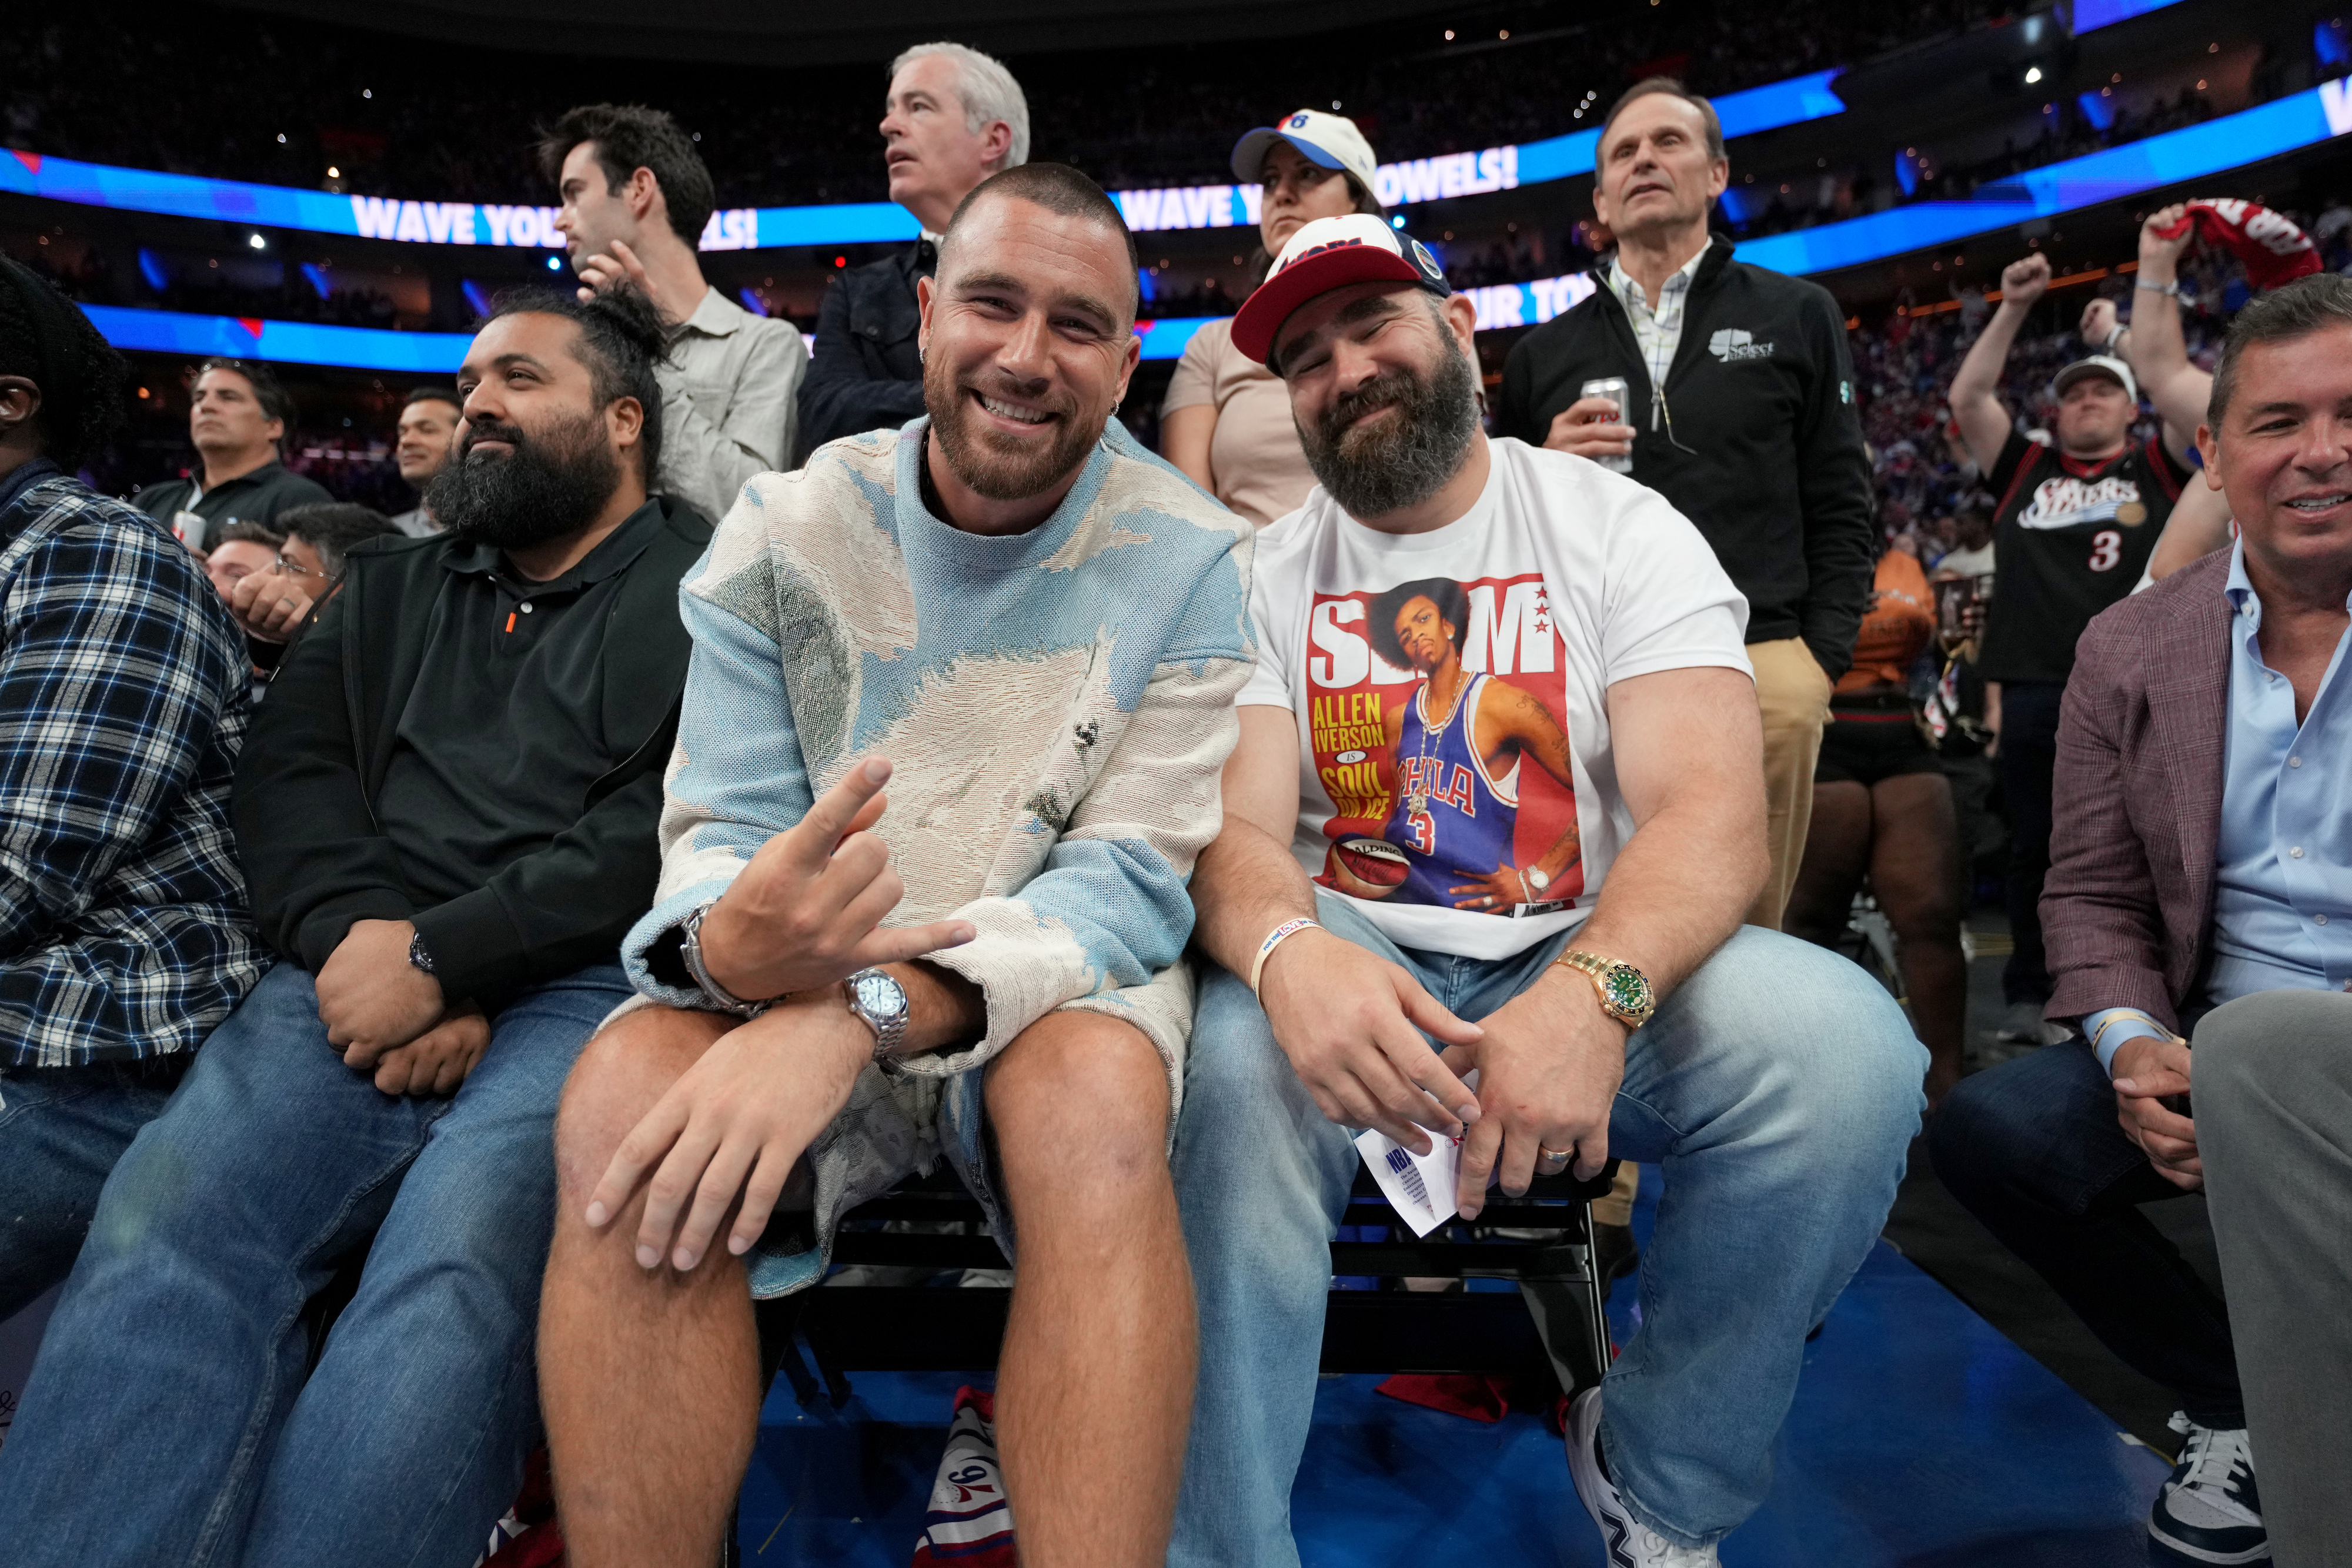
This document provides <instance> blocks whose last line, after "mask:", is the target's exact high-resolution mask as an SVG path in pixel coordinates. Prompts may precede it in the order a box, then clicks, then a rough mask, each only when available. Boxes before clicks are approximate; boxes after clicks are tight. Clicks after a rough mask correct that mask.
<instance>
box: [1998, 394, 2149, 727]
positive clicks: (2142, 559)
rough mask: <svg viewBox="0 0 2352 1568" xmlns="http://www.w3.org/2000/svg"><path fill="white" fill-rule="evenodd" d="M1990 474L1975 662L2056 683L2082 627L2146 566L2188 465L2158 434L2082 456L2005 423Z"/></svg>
mask: <svg viewBox="0 0 2352 1568" xmlns="http://www.w3.org/2000/svg"><path fill="white" fill-rule="evenodd" d="M1991 478H1992V487H1993V492H1994V494H1996V495H1997V496H1999V497H2000V509H1999V510H1998V511H1997V512H1996V513H1995V514H1994V517H1993V529H1994V532H1993V538H1994V545H1993V550H1994V556H1993V560H1994V567H1995V572H1996V575H1995V578H1994V580H1993V594H1992V605H1991V607H1990V609H1989V610H1988V611H1987V612H1986V616H1985V634H1984V648H1983V653H1982V656H1981V657H1979V659H1978V661H1977V668H1978V670H1979V672H1980V673H1981V674H1983V675H1984V677H1985V679H1987V680H1989V681H2056V682H2063V681H2064V680H2065V679H2066V677H2067V675H2068V674H2071V673H2072V672H2073V671H2074V643H2075V642H2076V640H2078V639H2079V638H2080V637H2081V636H2082V635H2083V628H2084V627H2085V626H2088V625H2089V624H2090V623H2091V617H2092V616H2094V615H2096V614H2097V613H2098V612H2100V611H2102V610H2105V608H2106V607H2107V606H2108V605H2110V604H2113V603H2115V602H2116V601H2117V600H2119V599H2121V598H2123V597H2124V595H2126V594H2127V593H2129V592H2130V591H2132V585H2133V584H2134V583H2136V582H2137V581H2138V580H2139V578H2140V573H2141V572H2143V571H2145V570H2147V558H2148V557H2149V556H2151V555H2153V554H2154V553H2156V540H2157V536H2158V535H2159V534H2161V533H2162V532H2164V524H2165V519H2166V518H2168V517H2171V516H2172V504H2173V503H2174V502H2175V501H2177V500H2179V498H2180V487H2181V486H2182V485H2184V484H2185V483H2187V481H2188V478H2189V470H2188V469H2187V468H2185V467H2183V466H2181V465H2180V464H2179V463H2178V462H2176V461H2174V459H2173V456H2172V454H2170V453H2169V452H2167V451H2166V450H2165V449H2164V444H2163V443H2162V442H2161V441H2150V442H2148V443H2147V444H2145V445H2142V446H2127V447H2126V448H2124V450H2123V451H2121V452H2119V453H2117V454H2116V455H2115V456H2113V457H2110V458H2108V459H2106V460H2105V462H2102V463H2085V462H2084V461H2082V460H2081V459H2080V458H2074V457H2069V456H2066V455H2064V454H2063V453H2061V452H2058V451H2055V450H2053V448H2051V447H2048V446H2045V445H2043V444H2041V443H2040V442H2038V441H2028V440H2027V439H2026V438H2025V437H2024V436H2022V435H2020V434H2017V433H2016V432H2014V431H2011V433H2010V437H2009V444H2007V445H2006V446H2004V447H2002V448H2001V452H2000V459H1999V460H1998V461H1997V462H1995V463H1994V464H1993V469H1992V475H1991Z"/></svg>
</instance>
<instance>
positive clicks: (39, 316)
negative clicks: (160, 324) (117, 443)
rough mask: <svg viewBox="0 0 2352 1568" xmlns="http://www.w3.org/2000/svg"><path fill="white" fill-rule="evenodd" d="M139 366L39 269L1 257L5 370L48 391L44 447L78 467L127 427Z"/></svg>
mask: <svg viewBox="0 0 2352 1568" xmlns="http://www.w3.org/2000/svg"><path fill="white" fill-rule="evenodd" d="M130 374H131V369H130V367H129V366H128V365H126V364H124V363H123V361H122V356H121V355H120V354H118V353H116V352H115V351H114V349H113V347H112V345H110V344H109V343H108V342H107V340H105V339H104V338H102V337H100V336H99V331H98V329H97V328H95V327H93V326H91V325H90V324H89V317H87V316H85V315H83V314H82V313H81V310H80V308H79V307H77V306H76V305H75V304H74V302H73V301H72V300H70V299H68V298H66V297H65V296H64V295H62V294H60V293H58V290H57V289H56V288H55V287H52V286H51V285H50V284H49V282H48V280H47V279H46V278H44V277H41V276H40V275H39V274H38V273H37V272H35V271H34V270H33V269H32V268H31V267H26V266H25V265H24V264H23V263H21V262H18V261H16V260H15V259H14V258H12V257H8V256H0V375H9V376H23V377H24V378H25V379H26V381H29V382H32V383H33V384H34V385H35V386H37V387H39V388H40V389H41V412H40V415H39V417H38V419H37V421H36V423H37V427H38V429H39V431H40V436H41V450H42V452H43V453H44V454H46V455H47V456H48V457H49V458H50V459H51V460H52V461H54V462H55V463H57V464H58V466H60V467H64V468H78V467H79V466H80V465H81V464H82V463H83V461H84V460H85V459H87V458H89V456H91V455H93V454H95V453H97V452H99V451H100V450H102V449H103V448H104V447H105V446H106V444H107V443H109V442H110V441H112V440H113V439H114V435H115V433H116V432H117V431H119V430H121V428H122V424H123V407H122V389H123V383H124V382H126V381H127V380H128V379H129V377H130Z"/></svg>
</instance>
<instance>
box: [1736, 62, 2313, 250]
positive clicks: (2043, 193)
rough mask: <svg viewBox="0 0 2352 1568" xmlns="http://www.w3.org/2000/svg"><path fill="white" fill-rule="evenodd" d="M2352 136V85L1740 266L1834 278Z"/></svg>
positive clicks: (1817, 236)
mask: <svg viewBox="0 0 2352 1568" xmlns="http://www.w3.org/2000/svg"><path fill="white" fill-rule="evenodd" d="M2346 131H2352V78H2337V79H2336V80H2335V81H2328V82H2322V83H2320V84H2319V86H2317V87H2315V88H2311V89H2306V90H2305V91H2303V92H2299V93H2296V94H2294V96H2292V97H2290V98H2282V99H2273V100H2272V101H2271V102H2269V103H2264V104H2258V105H2256V106H2255V107H2254V108H2252V109H2247V110H2239V111H2238V112H2237V113H2235V114H2231V115H2224V116H2223V117H2222V118H2221V119H2220V120H2207V121H2206V122H2205V123H2204V124H2202V125H2190V126H2184V127H2183V128H2182V129H2180V130H2179V131H2165V132H2163V133H2162V134H2160V135H2157V136H2150V137H2147V138H2146V139H2144V140H2142V141H2132V142H2126V144H2124V145H2123V146H2121V147H2110V148H2108V149H2106V150H2105V152H2090V153H2085V154H2084V156H2082V157H2080V158H2069V159H2066V160H2065V161H2064V162H2058V163H2052V164H2049V165H2047V166H2045V167H2043V168H2040V169H2030V170H2028V171H2026V172H2024V173H2021V174H2015V175H2011V177H2010V178H2008V179H2005V180H1997V181H1994V182H1993V183H1990V184H1987V185H1983V186H1979V188H1978V190H1977V193H1976V194H1975V195H1973V196H1971V197H1970V198H1969V200H1967V201H1965V202H1920V203H1918V204H1915V205H1912V206H1908V207H1894V208H1890V209H1889V210H1887V211H1885V212H1883V213H1873V214H1869V215H1868V216H1866V217H1859V218H1847V219H1844V220H1843V221H1842V222H1839V223H1833V224H1823V225H1821V226H1820V227H1819V228H1811V229H1798V230H1795V231H1793V232H1791V233H1789V234H1780V235H1769V236H1768V237H1767V238H1764V239H1756V240H1746V241H1743V242H1741V244H1740V246H1739V259H1740V260H1742V261H1746V262H1752V263H1754V264H1755V265H1756V266H1758V267H1769V268H1771V269H1772V270H1773V271H1775V272H1787V273H1796V274H1809V273H1816V272H1834V271H1836V270H1837V269H1838V268H1840V267H1859V266H1861V265H1862V264H1863V263H1864V262H1870V261H1882V260H1884V259H1885V258H1886V257H1888V256H1901V255H1903V254H1904V253H1905V252H1906V251H1914V250H1924V249H1927V247H1929V246H1941V245H1948V244H1949V243H1950V242H1952V241H1954V240H1958V239H1967V238H1969V237H1970V236H1971V235H1980V234H1989V233H1990V232H1992V231H1993V230H1995V229H2003V228H2009V227H2011V226H2013V225H2018V224H2023V223H2030V222H2032V220H2034V219H2036V218H2048V217H2055V216H2057V215H2058V214H2062V213H2069V212H2074V211H2076V210H2078V209H2080V208H2083V207H2093V206H2096V205H2098V204H2100V203H2102V202H2113V201H2117V200H2120V199H2122V198H2124V197H2126V196H2136V195H2137V194H2139V193H2141V192H2143V191H2153V190H2158V189H2160V188H2162V187H2164V186H2167V185H2177V184H2179V183H2182V182H2183V181H2188V180H2202V179H2205V178H2207V177H2208V176H2210V175H2213V174H2218V173H2221V172H2222V171H2224V170H2228V169H2237V168H2242V167H2243V166H2245V165H2246V164H2249V163H2259V162H2262V161H2263V160H2264V159H2266V158H2276V157H2278V156H2280V155H2281V154H2284V153H2287V152H2295V151H2298V150H2299V149H2302V148H2305V147H2312V146H2316V145H2317V144H2319V143H2320V142H2323V141H2329V140H2331V139H2333V138H2335V137H2337V136H2341V135H2343V134H2344V133H2345V132H2346Z"/></svg>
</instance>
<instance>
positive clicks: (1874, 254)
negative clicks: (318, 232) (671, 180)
mask: <svg viewBox="0 0 2352 1568" xmlns="http://www.w3.org/2000/svg"><path fill="white" fill-rule="evenodd" d="M1725 129H1726V131H1727V132H1728V131H1729V127H1728V126H1727V127H1726V128H1725ZM2347 131H2352V78H2339V79H2337V80H2335V81H2328V82H2322V83H2321V84H2320V85H2319V86H2317V87H2315V88H2312V89H2308V90H2306V91H2304V92H2299V93H2296V94H2295V95H2294V96H2293V97H2291V98H2284V99H2276V100H2274V101H2273V102H2270V103H2266V104H2262V105H2259V106H2257V107H2256V108H2253V109H2249V110H2241V111H2240V112H2238V113H2236V114H2232V115H2228V116H2225V117H2224V118H2222V119H2220V120H2209V121H2207V122H2206V123H2205V124H2203V125H2192V126H2188V127H2185V128H2183V129H2181V130H2179V131H2166V132H2164V133H2163V134H2162V135H2159V136H2151V137H2148V138H2147V139H2146V140H2145V141H2135V142H2131V143H2129V144H2127V145H2126V146H2122V147H2111V148H2108V149H2107V150H2106V151H2105V152H2093V153H2089V154H2087V155H2085V156H2084V157H2081V158H2070V159H2067V160H2066V161H2065V162H2060V163H2053V164H2051V165H2049V166H2048V167H2047V168H2042V169H2035V170H2032V171H2030V172H2026V173H2023V174H2019V175H2016V176H2014V177H2012V178H2011V179H2007V180H2001V181H1998V182H1996V183H1992V184H1989V185H1986V186H1984V187H1983V188H1982V189H1980V190H1979V191H1978V192H1977V193H1976V195H1975V197H1974V198H1973V199H1971V200H1969V201H1965V202H1923V203H1920V204H1917V205H1916V206H1910V207H1897V208H1895V209H1893V210H1891V211H1888V212H1884V213H1874V214H1870V215H1869V216H1867V217H1860V218H1848V219H1846V220H1844V221H1843V222H1841V223H1834V224H1824V225H1822V226H1821V227H1819V228H1811V229H1801V230H1798V231H1797V232H1795V233H1792V234H1783V235H1770V236H1769V237H1767V238H1764V239H1757V240H1748V241H1746V242H1744V243H1743V244H1741V245H1740V246H1739V251H1738V254H1739V257H1740V259H1741V260H1743V261H1748V262H1752V263H1754V264H1755V265H1757V266H1759V267H1769V268H1771V269H1772V270H1773V271H1775V272H1786V273H1791V274H1797V275H1804V274H1809V273H1817V272H1830V271H1834V270H1836V269H1837V268H1839V267H1858V266H1860V265H1862V264H1863V263H1864V262H1871V261H1882V260H1885V258H1886V257H1888V256H1901V255H1903V254H1905V253H1906V252H1908V251H1915V250H1921V249H1925V248H1927V247H1928V246H1941V245H1945V244H1948V243H1949V242H1951V241H1953V240H1958V239H1966V238H1969V237H1970V236H1972V235H1980V234H1987V233H1990V232H1991V231H1993V230H1996V229H2000V228H2007V227H2010V226H2011V225H2017V224H2021V223H2027V222H2030V221H2032V219H2035V218H2044V217H2055V216H2058V215H2059V214H2063V213H2067V212H2072V211H2075V210H2077V209H2079V208H2082V207H2088V206H2095V205H2096V204H2099V203H2102V202H2111V201H2116V200H2119V199H2121V198H2123V197H2126V196H2134V195H2137V194H2139V193H2141V192H2143V191H2150V190H2155V189H2158V188H2160V187H2162V186H2166V185H2172V184H2179V183H2182V182H2184V181H2189V180H2200V179H2204V178H2206V177H2208V176H2210V175H2213V174H2218V173H2221V172H2223V171H2225V170H2230V169H2235V168H2241V167H2242V166H2244V165H2246V164H2249V163H2258V162H2262V161H2263V160H2264V159H2266V158H2275V157H2278V156H2280V155H2282V154H2284V153H2288V152H2296V151H2298V150H2300V149H2302V148H2305V147H2313V146H2316V145H2318V144H2320V143H2322V142H2325V141H2331V140H2333V139H2334V138H2336V137H2338V136H2342V135H2344V134H2346V133H2347ZM1522 151H1524V149H1523V150H1522ZM19 156H20V157H21V156H23V155H22V154H20V155H19ZM8 162H9V161H8V160H5V159H0V171H5V169H6V167H7V165H8ZM84 167H87V165H84ZM255 188H256V189H266V188H267V187H255ZM817 210H824V209H817ZM887 210H889V211H892V212H896V211H898V208H895V207H893V208H889V209H887ZM1592 288H1593V280H1592V277H1591V275H1590V274H1588V273H1579V274H1575V275H1572V276H1570V277H1549V278H1542V279H1538V281H1536V282H1533V283H1507V284H1501V285H1497V286H1496V287H1491V288H1473V289H1468V290H1465V293H1467V294H1468V295H1469V297H1470V298H1471V299H1472V300H1473V301H1474V302H1475V304H1476V306H1477V308H1478V327H1479V329H1480V330H1482V331H1485V330H1492V329H1500V328H1507V327H1518V326H1528V325H1532V324H1534V323H1537V322H1541V321H1549V320H1550V319H1552V318H1553V317H1554V316H1557V315H1559V314H1560V313H1561V312H1562V311H1564V310H1567V309H1568V308H1570V307H1571V306H1573V305H1574V304H1576V303H1577V301H1579V300H1580V299H1582V298H1584V297H1585V296H1586V295H1588V294H1590V293H1591V292H1592ZM83 309H84V310H85V311H86V312H87V313H88V315H89V319H90V320H91V321H92V322H93V323H95V324H96V326H97V327H98V329H99V330H100V332H102V333H103V334H105V336H106V340H107V341H109V342H110V343H112V344H114V345H115V346H116V347H117V348H121V349H132V350H147V351H151V352H156V353H177V354H190V355H207V354H221V355H231V356H249V357H254V358H259V359H266V360H278V361H285V362H287V363H289V364H302V365H349V366H356V367H359V368H362V369H366V370H385V371H419V372H425V373H431V372H436V371H454V370H456V369H457V364H458V361H459V360H460V359H462V358H463V357H464V354H465V348H466V344H467V342H469V341H471V340H470V339H469V338H467V336H466V335H465V334H463V333H456V332H394V331H385V330H383V329H376V328H364V327H320V326H310V325H307V324H305V323H301V322H292V321H265V320H261V319H255V318H238V317H229V316H188V315H182V314H179V313H176V312H173V311H168V310H136V309H124V308H119V307H114V306H105V305H89V306H85V307H83ZM1219 319H1223V318H1219V317H1213V316H1202V317H1186V318H1176V319H1162V320H1157V321H1139V322H1137V323H1136V330H1137V332H1138V333H1139V335H1140V336H1141V337H1142V339H1143V357H1144V358H1145V359H1147V360H1173V359H1176V358H1178V357H1180V356H1181V354H1182V353H1183V352H1184V345H1185V344H1186V343H1188V342H1190V341H1191V340H1192V334H1193V333H1195V332H1197V331H1199V330H1200V329H1202V327H1205V326H1207V325H1208V324H1209V323H1210V322H1211V321H1213V320H1219Z"/></svg>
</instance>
